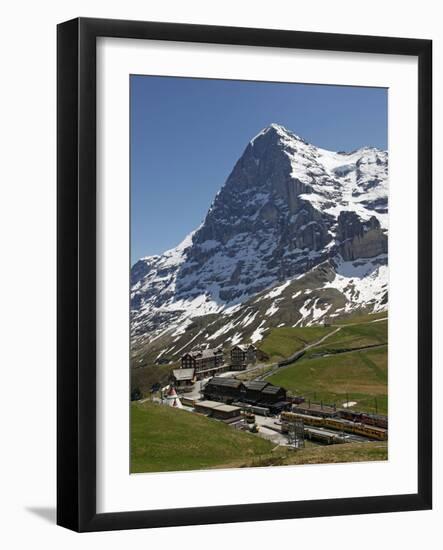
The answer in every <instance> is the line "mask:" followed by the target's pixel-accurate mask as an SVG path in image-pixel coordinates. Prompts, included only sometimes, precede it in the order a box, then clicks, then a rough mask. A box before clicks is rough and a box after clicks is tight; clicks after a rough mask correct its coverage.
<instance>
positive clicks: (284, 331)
mask: <svg viewBox="0 0 443 550" xmlns="http://www.w3.org/2000/svg"><path fill="white" fill-rule="evenodd" d="M333 330H334V328H333V327H322V326H317V327H300V328H298V327H295V328H291V327H289V328H288V327H281V328H274V329H272V330H271V331H270V332H269V334H267V335H266V336H265V338H264V339H263V341H262V342H260V349H261V350H262V351H264V352H265V353H266V354H267V355H268V356H269V359H270V361H278V360H279V359H283V358H285V357H288V356H290V355H292V354H293V353H295V352H297V351H299V350H301V349H302V348H304V347H305V346H306V344H309V343H311V342H315V341H316V340H320V339H321V338H322V337H323V336H325V335H326V334H329V333H330V332H332V331H333Z"/></svg>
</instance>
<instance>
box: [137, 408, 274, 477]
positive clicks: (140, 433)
mask: <svg viewBox="0 0 443 550" xmlns="http://www.w3.org/2000/svg"><path fill="white" fill-rule="evenodd" d="M274 446H275V445H273V444H272V443H271V442H269V441H267V440H265V439H262V438H260V437H258V436H256V435H252V434H249V433H245V432H240V431H237V430H235V429H234V428H232V427H229V426H227V425H226V424H223V423H222V422H219V421H217V420H213V419H210V418H206V417H204V416H200V415H197V414H194V413H190V412H187V411H183V410H177V409H173V408H172V407H167V406H165V405H159V404H155V403H151V402H144V403H134V404H132V406H131V472H132V473H136V472H166V471H179V470H200V469H206V468H214V467H223V466H224V465H229V464H231V463H233V462H235V461H238V460H242V461H244V460H250V459H253V458H257V459H258V458H259V457H260V456H261V455H267V454H269V453H270V452H271V450H272V448H273V447H274Z"/></svg>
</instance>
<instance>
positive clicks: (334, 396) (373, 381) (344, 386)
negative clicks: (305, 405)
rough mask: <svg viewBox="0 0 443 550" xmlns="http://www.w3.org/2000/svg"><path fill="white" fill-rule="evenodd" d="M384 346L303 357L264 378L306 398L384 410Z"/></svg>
mask: <svg viewBox="0 0 443 550" xmlns="http://www.w3.org/2000/svg"><path fill="white" fill-rule="evenodd" d="M387 376H388V370H387V346H382V347H380V348H376V349H370V350H364V351H352V352H349V353H343V354H339V355H331V356H327V357H318V358H309V357H307V358H303V359H301V360H299V361H298V362H296V363H294V364H293V365H291V366H289V367H287V368H283V369H281V370H280V371H278V372H277V373H276V374H274V375H273V376H271V377H270V378H268V379H267V380H268V381H269V382H271V383H272V384H276V385H280V386H283V387H285V388H286V389H288V390H290V391H291V392H292V393H294V394H297V395H303V396H305V398H306V399H312V400H314V401H324V402H325V403H336V404H337V406H341V405H342V403H344V402H345V401H346V400H347V399H349V401H356V402H357V404H356V405H355V406H354V408H355V409H357V410H362V411H372V412H374V411H375V409H376V408H377V411H378V412H379V413H384V414H386V413H387V406H388V404H387V401H388V398H387Z"/></svg>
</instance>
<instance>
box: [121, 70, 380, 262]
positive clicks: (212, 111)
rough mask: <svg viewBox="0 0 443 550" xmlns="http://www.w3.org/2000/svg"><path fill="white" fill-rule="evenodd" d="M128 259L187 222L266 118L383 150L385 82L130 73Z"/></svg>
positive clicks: (153, 248) (336, 142)
mask: <svg viewBox="0 0 443 550" xmlns="http://www.w3.org/2000/svg"><path fill="white" fill-rule="evenodd" d="M130 93H131V113H130V115H131V151H130V152H131V263H132V264H133V263H134V262H136V261H137V260H138V259H139V258H141V257H143V256H147V255H151V254H160V253H162V252H164V251H165V250H167V249H168V248H172V247H174V246H176V245H177V244H178V243H179V242H180V241H181V240H182V239H183V238H184V237H185V236H186V235H187V234H188V233H190V232H191V231H192V230H193V229H195V228H196V227H197V226H198V225H199V224H200V222H201V221H202V220H203V219H204V216H205V214H206V212H207V210H208V208H209V206H210V204H211V202H212V200H213V198H214V196H215V194H216V193H217V191H218V190H219V189H220V187H221V186H222V185H223V183H224V182H225V180H226V178H227V177H228V175H229V173H230V171H231V170H232V168H233V167H234V164H235V162H236V161H237V160H238V158H239V157H240V156H241V154H242V153H243V151H244V149H245V148H246V146H247V144H248V142H249V140H250V139H251V138H253V137H254V136H255V135H256V134H257V133H258V132H259V131H260V130H261V129H262V128H264V127H266V126H268V125H269V124H270V123H271V122H276V123H278V124H282V125H283V126H285V127H286V128H288V129H289V130H292V131H293V132H295V133H296V134H298V135H299V136H301V137H303V138H304V139H306V140H307V141H308V142H310V143H313V144H314V145H318V146H320V147H323V148H325V149H331V150H334V151H351V150H353V149H357V148H359V147H362V146H364V145H371V146H375V147H379V148H381V149H386V148H387V90H386V89H382V88H359V87H345V86H320V85H307V84H292V83H291V84H285V83H267V82H246V81H233V80H232V81H230V80H207V79H191V78H175V77H155V76H145V75H140V76H139V75H132V76H131V79H130Z"/></svg>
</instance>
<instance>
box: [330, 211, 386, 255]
mask: <svg viewBox="0 0 443 550" xmlns="http://www.w3.org/2000/svg"><path fill="white" fill-rule="evenodd" d="M337 242H338V243H339V244H338V250H339V252H340V254H341V256H342V258H343V259H344V260H357V259H358V258H374V257H375V256H378V255H380V254H386V253H387V252H388V237H387V235H386V234H385V233H383V231H382V229H381V227H380V222H379V221H378V220H377V218H376V217H375V216H371V217H370V218H369V220H368V221H363V220H362V219H361V218H359V216H358V215H357V214H355V212H341V213H340V215H339V217H338V225H337Z"/></svg>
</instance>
